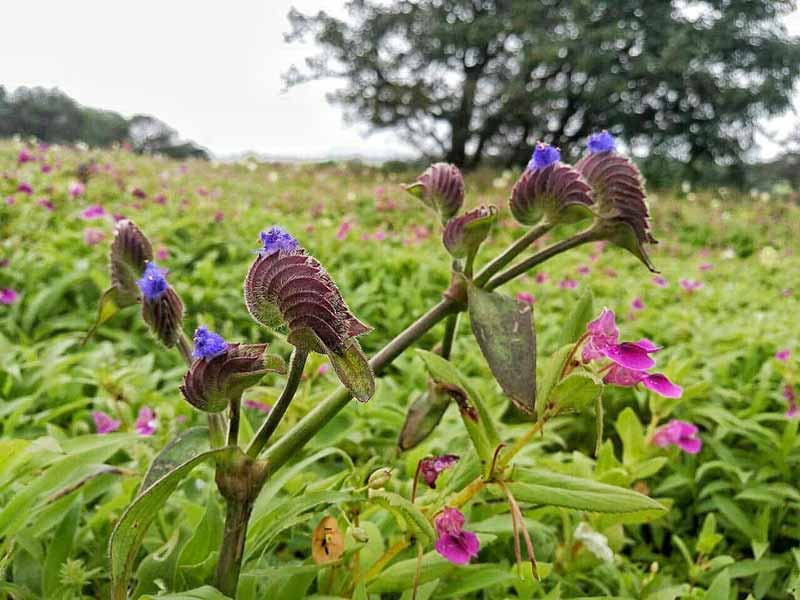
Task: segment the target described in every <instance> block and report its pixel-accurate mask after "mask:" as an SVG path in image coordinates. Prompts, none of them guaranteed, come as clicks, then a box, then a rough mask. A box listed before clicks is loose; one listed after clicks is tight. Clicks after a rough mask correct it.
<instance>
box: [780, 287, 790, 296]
mask: <svg viewBox="0 0 800 600" xmlns="http://www.w3.org/2000/svg"><path fill="white" fill-rule="evenodd" d="M781 295H782V296H783V297H784V298H788V297H790V296H791V295H792V290H791V289H789V288H786V289H785V290H783V291H782V292H781Z"/></svg>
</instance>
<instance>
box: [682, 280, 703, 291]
mask: <svg viewBox="0 0 800 600" xmlns="http://www.w3.org/2000/svg"><path fill="white" fill-rule="evenodd" d="M679 283H680V284H681V287H682V288H683V289H684V290H686V291H687V292H689V293H690V294H692V293H694V292H696V291H697V290H699V289H702V287H703V282H702V281H697V280H696V279H681V280H680V282H679Z"/></svg>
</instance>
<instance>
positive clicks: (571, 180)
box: [509, 148, 592, 225]
mask: <svg viewBox="0 0 800 600" xmlns="http://www.w3.org/2000/svg"><path fill="white" fill-rule="evenodd" d="M551 149H552V150H555V149H554V148H551ZM537 151H538V150H537ZM535 162H536V152H534V160H532V161H531V164H533V163H535ZM545 162H546V161H545V160H544V159H541V160H539V164H542V165H543V166H537V167H535V168H531V164H529V165H528V168H527V169H526V170H525V172H524V173H523V174H522V175H521V176H520V178H519V179H518V180H517V182H516V183H515V184H514V188H513V189H512V190H511V198H510V199H509V208H510V209H511V214H512V215H514V218H515V219H516V220H517V221H519V222H520V223H522V224H523V225H535V224H537V223H539V222H541V221H543V220H544V221H546V222H548V223H550V224H552V225H555V224H557V223H575V222H577V221H580V220H581V219H584V218H586V217H590V216H592V213H591V210H590V208H589V207H590V206H591V205H592V190H591V187H590V186H589V184H588V183H587V182H586V181H585V180H584V179H583V176H581V174H580V173H579V172H578V171H576V170H575V169H574V168H573V167H571V166H569V165H566V164H564V163H562V162H558V160H556V161H554V162H548V163H546V164H545Z"/></svg>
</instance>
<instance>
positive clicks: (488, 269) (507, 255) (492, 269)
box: [474, 223, 552, 287]
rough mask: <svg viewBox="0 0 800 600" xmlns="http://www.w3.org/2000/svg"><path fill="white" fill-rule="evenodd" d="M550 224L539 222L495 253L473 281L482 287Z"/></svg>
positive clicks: (536, 238) (546, 230)
mask: <svg viewBox="0 0 800 600" xmlns="http://www.w3.org/2000/svg"><path fill="white" fill-rule="evenodd" d="M551 228H552V225H549V224H547V223H540V224H539V225H536V226H535V227H534V228H533V229H529V230H528V232H527V233H526V234H525V235H523V236H522V237H521V238H519V239H518V240H517V241H516V242H514V243H513V244H511V245H510V246H509V247H508V248H506V249H505V250H504V251H503V252H501V253H500V254H499V255H497V257H496V258H494V259H493V260H492V261H491V262H489V264H487V265H486V266H485V267H483V269H481V270H480V272H479V273H478V274H477V275H476V276H475V279H474V283H475V285H476V286H478V287H482V286H483V285H484V284H485V283H486V282H487V281H489V279H490V278H491V277H492V275H494V274H495V273H497V272H498V271H499V270H500V269H502V268H503V267H505V266H506V265H507V264H508V263H510V262H511V261H512V260H514V259H515V258H516V257H517V256H518V255H519V253H520V252H523V251H525V250H527V249H528V248H529V247H530V245H531V244H532V243H533V242H535V241H536V240H538V239H539V238H540V237H542V236H543V235H544V234H545V233H547V232H548V231H550V229H551Z"/></svg>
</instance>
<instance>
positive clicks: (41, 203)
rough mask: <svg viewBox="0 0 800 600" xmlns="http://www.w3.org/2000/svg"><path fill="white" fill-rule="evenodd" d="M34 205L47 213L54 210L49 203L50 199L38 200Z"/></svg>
mask: <svg viewBox="0 0 800 600" xmlns="http://www.w3.org/2000/svg"><path fill="white" fill-rule="evenodd" d="M36 204H38V205H39V206H41V207H42V208H43V209H45V210H47V211H49V212H53V211H54V210H55V209H56V207H55V204H53V203H52V202H51V201H50V198H39V200H38V201H37V202H36Z"/></svg>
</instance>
